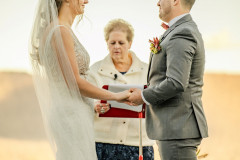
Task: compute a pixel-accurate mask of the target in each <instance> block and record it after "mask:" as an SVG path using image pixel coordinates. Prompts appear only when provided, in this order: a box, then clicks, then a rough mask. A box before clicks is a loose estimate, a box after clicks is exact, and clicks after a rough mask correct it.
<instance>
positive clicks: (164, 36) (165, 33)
mask: <svg viewBox="0 0 240 160" xmlns="http://www.w3.org/2000/svg"><path fill="white" fill-rule="evenodd" d="M191 20H192V17H191V15H190V14H188V15H186V16H184V17H182V18H181V19H179V20H178V21H177V22H176V23H174V24H173V25H172V26H171V27H170V28H169V29H168V30H166V32H164V34H163V36H162V38H161V42H162V41H163V40H164V39H165V38H166V37H167V35H168V34H169V33H171V32H172V31H173V30H174V29H175V28H176V27H178V26H179V25H181V24H182V23H185V22H188V21H191Z"/></svg>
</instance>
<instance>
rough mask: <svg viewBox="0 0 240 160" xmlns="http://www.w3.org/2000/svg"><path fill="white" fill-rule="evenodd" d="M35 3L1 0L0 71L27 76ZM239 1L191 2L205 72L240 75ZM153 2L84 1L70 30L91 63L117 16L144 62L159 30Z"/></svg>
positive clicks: (100, 52)
mask: <svg viewBox="0 0 240 160" xmlns="http://www.w3.org/2000/svg"><path fill="white" fill-rule="evenodd" d="M37 2H38V0H21V1H16V0H7V1H2V2H1V5H0V32H1V33H0V71H3V70H8V71H9V70H11V71H12V70H13V71H24V72H31V67H30V62H29V57H28V43H29V37H30V33H31V28H32V24H33V18H34V12H35V9H36V4H37ZM239 6H240V1H239V0H231V1H227V0H196V3H195V5H194V7H193V8H192V11H191V15H192V17H193V19H194V21H195V22H196V23H197V24H198V27H199V30H200V32H201V33H202V36H203V39H204V42H205V50H206V67H205V68H206V72H221V73H237V74H240V63H239V62H240V18H239V16H240V9H239ZM158 12H159V9H158V7H157V0H89V4H87V5H86V7H85V13H84V15H85V16H84V19H83V21H81V23H80V24H79V25H78V26H77V27H75V25H74V26H73V30H74V32H75V33H76V35H77V37H78V38H79V40H80V42H81V43H82V44H83V45H84V47H85V48H86V50H87V51H88V53H89V55H90V58H91V63H90V64H93V63H95V62H96V61H99V60H101V59H103V58H104V57H105V56H106V55H107V54H108V50H107V46H106V42H105V40H104V33H103V29H104V27H105V25H106V24H107V23H108V21H109V20H111V19H114V18H122V19H124V20H126V21H128V22H129V23H130V24H132V26H133V28H134V30H135V36H134V40H133V44H132V47H131V50H133V51H134V52H135V53H136V55H137V56H138V57H139V58H140V59H141V60H142V61H144V62H146V63H148V59H149V54H150V51H149V43H148V40H149V39H152V38H153V37H160V36H161V35H162V34H163V33H164V30H163V29H162V28H161V26H160V25H161V23H162V21H161V20H160V19H159V17H158Z"/></svg>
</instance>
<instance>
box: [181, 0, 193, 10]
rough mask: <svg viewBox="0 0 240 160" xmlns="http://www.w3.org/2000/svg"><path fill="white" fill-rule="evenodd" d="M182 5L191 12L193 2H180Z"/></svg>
mask: <svg viewBox="0 0 240 160" xmlns="http://www.w3.org/2000/svg"><path fill="white" fill-rule="evenodd" d="M182 3H183V5H184V6H185V7H186V8H187V9H189V10H191V9H192V6H193V4H194V3H195V0H182Z"/></svg>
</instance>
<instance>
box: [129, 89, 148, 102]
mask: <svg viewBox="0 0 240 160" xmlns="http://www.w3.org/2000/svg"><path fill="white" fill-rule="evenodd" d="M129 92H130V97H129V98H128V101H129V102H127V103H129V104H130V105H132V106H138V105H141V104H143V103H144V101H143V99H142V96H141V92H142V90H141V89H138V88H131V89H129Z"/></svg>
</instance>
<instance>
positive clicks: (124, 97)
mask: <svg viewBox="0 0 240 160" xmlns="http://www.w3.org/2000/svg"><path fill="white" fill-rule="evenodd" d="M115 97H116V99H115V100H116V101H117V102H120V103H123V102H128V98H129V97H130V92H129V91H128V90H126V91H123V92H118V93H115Z"/></svg>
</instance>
